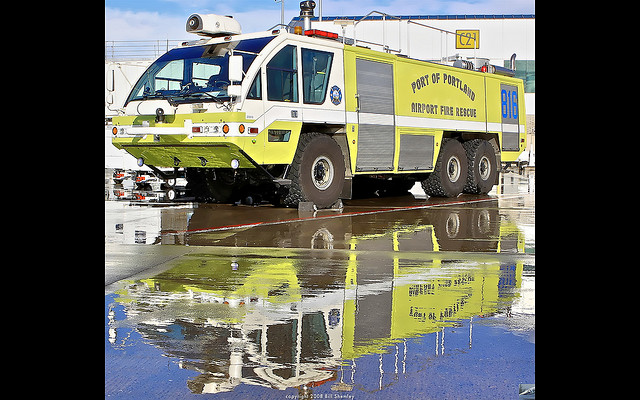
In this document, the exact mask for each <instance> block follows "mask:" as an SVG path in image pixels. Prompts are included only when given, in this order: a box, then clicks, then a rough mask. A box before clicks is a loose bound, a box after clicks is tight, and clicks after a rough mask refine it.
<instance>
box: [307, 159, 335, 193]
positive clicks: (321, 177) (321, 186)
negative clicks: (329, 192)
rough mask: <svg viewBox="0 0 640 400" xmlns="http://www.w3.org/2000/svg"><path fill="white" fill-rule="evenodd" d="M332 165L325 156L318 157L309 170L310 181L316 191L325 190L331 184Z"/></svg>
mask: <svg viewBox="0 0 640 400" xmlns="http://www.w3.org/2000/svg"><path fill="white" fill-rule="evenodd" d="M333 175H334V168H333V163H332V162H331V160H329V159H328V158H327V157H325V156H319V157H317V158H316V159H315V161H314V162H313V167H312V168H311V181H312V182H313V185H314V186H315V187H316V188H317V189H318V190H326V189H327V188H328V187H329V186H331V183H332V182H333Z"/></svg>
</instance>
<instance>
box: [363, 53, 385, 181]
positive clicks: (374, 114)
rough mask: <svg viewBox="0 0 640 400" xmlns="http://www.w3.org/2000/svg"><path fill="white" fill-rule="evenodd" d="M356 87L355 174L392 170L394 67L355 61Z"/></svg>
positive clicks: (373, 62) (380, 63)
mask: <svg viewBox="0 0 640 400" xmlns="http://www.w3.org/2000/svg"><path fill="white" fill-rule="evenodd" d="M356 84H357V99H358V156H357V158H356V172H362V171H392V170H393V155H394V151H395V109H394V104H393V103H394V97H393V65H392V64H388V63H383V62H378V61H370V60H364V59H360V58H357V59H356Z"/></svg>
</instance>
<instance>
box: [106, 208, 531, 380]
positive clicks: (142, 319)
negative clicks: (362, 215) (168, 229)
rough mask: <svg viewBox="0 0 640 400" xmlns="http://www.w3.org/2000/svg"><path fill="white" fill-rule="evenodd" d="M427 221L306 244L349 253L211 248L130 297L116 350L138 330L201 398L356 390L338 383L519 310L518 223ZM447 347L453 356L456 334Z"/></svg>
mask: <svg viewBox="0 0 640 400" xmlns="http://www.w3.org/2000/svg"><path fill="white" fill-rule="evenodd" d="M431 211H434V213H432V212H431ZM436 211H437V212H436ZM422 212H423V217H422V218H420V217H419V216H418V217H417V215H416V214H415V213H412V212H411V211H406V213H407V214H406V216H405V217H404V218H403V217H401V218H399V219H398V215H395V216H394V218H391V217H389V216H385V214H380V215H379V216H380V218H379V219H377V220H375V221H373V222H372V223H371V224H369V225H368V229H364V228H363V227H362V224H357V223H353V224H351V223H343V224H342V225H335V224H329V223H327V222H328V220H309V221H305V222H304V224H308V227H307V228H306V229H303V230H301V231H298V232H296V233H295V234H296V235H297V236H304V238H303V239H301V241H302V242H305V243H307V246H309V245H310V244H311V246H312V247H313V246H314V245H313V241H314V240H321V239H320V237H322V238H324V239H322V240H324V241H325V242H324V243H325V244H327V240H330V238H339V237H344V238H346V244H347V249H349V250H348V251H344V250H339V249H337V248H334V251H331V250H324V251H322V252H318V251H313V252H312V253H309V250H305V249H272V250H265V248H263V247H261V248H260V250H259V251H256V252H254V251H252V249H251V248H242V249H240V248H232V247H224V246H223V247H215V248H212V247H209V248H207V247H204V246H198V247H197V248H198V249H199V250H198V251H196V252H193V253H190V254H189V255H186V256H184V257H181V258H178V259H175V260H173V261H171V262H170V263H171V265H172V267H171V268H169V269H168V270H166V271H165V272H162V273H160V274H158V275H156V276H154V277H153V278H150V279H144V280H140V281H137V282H132V283H131V285H130V286H128V287H127V288H125V289H123V290H122V291H118V292H117V293H118V294H119V297H118V298H117V299H116V300H117V301H118V302H119V303H120V304H122V305H123V306H124V307H125V312H126V314H127V319H126V320H124V321H118V322H115V321H114V324H113V328H112V330H111V331H110V332H111V334H112V337H111V342H112V343H113V344H114V345H117V344H118V343H119V342H120V341H121V340H122V339H121V338H119V335H118V333H117V330H118V329H120V328H127V327H133V328H135V329H136V330H137V331H138V332H140V333H141V334H142V335H143V337H144V338H145V341H148V342H150V343H152V344H153V345H154V346H157V347H159V348H161V349H162V350H163V352H165V354H166V355H167V356H170V357H177V358H179V359H180V366H181V367H182V368H187V369H191V370H195V371H198V372H200V375H198V376H196V377H195V378H193V379H191V380H189V382H187V385H188V386H189V388H190V389H191V391H193V392H196V393H204V392H223V391H230V390H233V388H234V387H235V386H237V385H239V384H241V383H244V384H252V385H262V386H267V387H274V388H279V389H285V388H287V387H299V388H300V387H302V386H307V387H311V386H318V385H322V384H324V383H327V382H331V385H332V389H334V387H335V389H336V390H344V389H345V388H349V387H352V386H353V385H352V384H353V382H351V381H349V382H350V383H349V382H346V383H345V382H342V380H343V379H342V378H343V377H344V376H343V377H338V371H339V369H340V367H341V366H342V367H344V366H346V368H348V367H349V365H351V366H352V368H353V365H354V364H355V360H356V359H358V358H361V357H365V356H367V355H371V354H383V353H385V352H387V351H388V349H389V347H390V346H393V345H397V344H398V343H402V342H403V341H404V340H405V339H409V338H416V337H421V336H424V335H425V334H429V333H438V334H440V333H442V332H443V330H444V328H446V327H453V326H458V327H460V326H461V323H462V322H464V323H465V324H467V323H468V324H471V323H472V322H471V321H472V320H473V318H476V317H477V316H487V315H492V314H494V313H497V312H503V311H505V310H508V309H509V308H511V307H512V306H513V304H514V302H517V301H518V297H519V294H518V289H519V288H520V286H521V282H522V276H523V267H524V264H523V262H522V259H524V258H525V257H524V256H523V255H522V254H521V253H523V252H524V242H523V238H522V234H521V233H520V232H519V230H518V229H517V228H516V227H515V226H514V225H513V224H511V223H509V222H508V221H504V220H502V221H500V220H499V219H498V218H497V217H498V215H497V211H496V210H495V208H493V207H491V205H489V206H487V205H486V204H485V205H484V206H483V205H479V204H478V206H477V207H473V206H472V207H465V208H462V209H460V210H458V211H455V212H453V211H451V210H445V209H438V210H436V209H433V210H430V212H429V213H424V211H422ZM394 214H395V213H394ZM452 214H455V215H452ZM194 217H197V216H195V215H194ZM353 218H357V217H353ZM453 220H456V221H457V222H453ZM394 221H395V222H394ZM430 221H434V222H435V223H436V224H437V225H438V226H437V227H436V226H434V225H432V224H430ZM354 222H355V221H354ZM459 223H463V224H464V225H460V224H459ZM472 226H477V227H478V230H477V231H476V232H475V233H474V234H472V235H471V236H469V237H470V239H469V241H470V242H474V244H473V246H475V247H474V256H472V257H475V258H474V259H473V260H477V261H473V262H471V263H465V262H464V261H461V260H460V258H462V253H460V252H459V251H455V250H454V249H458V250H460V249H462V248H464V246H460V245H459V244H456V243H455V238H458V239H459V238H460V237H458V236H457V235H458V233H457V232H462V231H465V232H466V231H467V230H469V229H474V228H472ZM356 229H357V230H360V231H357V230H356ZM465 234H468V232H466V233H465ZM201 244H203V243H201ZM316 246H318V243H316ZM325 248H328V246H325ZM207 249H212V250H211V251H209V250H207ZM483 251H484V254H482V252H483ZM505 253H511V254H512V255H509V254H505ZM465 257H469V255H468V253H467V254H466V256H465ZM471 335H472V333H471V331H469V346H471ZM437 340H442V347H444V335H442V337H441V338H439V339H437ZM360 368H361V369H362V367H360ZM351 374H352V373H351ZM348 375H349V374H346V376H348ZM353 376H354V375H353V374H352V375H351V377H352V378H353ZM356 378H357V377H356ZM338 381H341V382H340V383H338ZM347 381H348V380H347ZM350 385H351V386H350Z"/></svg>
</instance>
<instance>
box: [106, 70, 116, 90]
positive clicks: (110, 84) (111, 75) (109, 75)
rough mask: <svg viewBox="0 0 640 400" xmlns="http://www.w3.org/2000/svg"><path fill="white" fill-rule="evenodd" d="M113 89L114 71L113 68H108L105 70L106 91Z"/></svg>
mask: <svg viewBox="0 0 640 400" xmlns="http://www.w3.org/2000/svg"><path fill="white" fill-rule="evenodd" d="M114 89H115V71H114V70H113V69H109V70H108V71H107V91H108V92H113V91H114Z"/></svg>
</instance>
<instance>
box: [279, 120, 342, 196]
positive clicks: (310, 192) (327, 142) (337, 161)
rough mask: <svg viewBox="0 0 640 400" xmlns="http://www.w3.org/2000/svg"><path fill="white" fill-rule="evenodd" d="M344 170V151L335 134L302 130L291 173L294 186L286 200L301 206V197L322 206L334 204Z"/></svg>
mask: <svg viewBox="0 0 640 400" xmlns="http://www.w3.org/2000/svg"><path fill="white" fill-rule="evenodd" d="M344 171H345V165H344V157H343V155H342V151H341V150H340V146H339V145H338V143H337V142H336V141H335V140H333V138H332V137H331V136H328V135H324V134H321V133H316V132H311V133H305V134H302V135H301V136H300V141H299V142H298V149H297V150H296V154H295V156H294V157H293V163H291V169H290V170H289V175H288V176H287V178H289V179H291V186H290V187H289V192H288V193H287V194H286V196H284V198H283V199H282V203H283V204H284V205H286V206H290V207H297V205H298V203H300V202H301V201H311V202H313V203H314V204H315V205H316V207H318V208H327V207H331V205H333V204H334V203H335V202H336V201H337V200H338V198H339V197H340V193H341V192H342V187H343V185H344Z"/></svg>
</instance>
